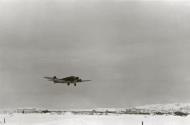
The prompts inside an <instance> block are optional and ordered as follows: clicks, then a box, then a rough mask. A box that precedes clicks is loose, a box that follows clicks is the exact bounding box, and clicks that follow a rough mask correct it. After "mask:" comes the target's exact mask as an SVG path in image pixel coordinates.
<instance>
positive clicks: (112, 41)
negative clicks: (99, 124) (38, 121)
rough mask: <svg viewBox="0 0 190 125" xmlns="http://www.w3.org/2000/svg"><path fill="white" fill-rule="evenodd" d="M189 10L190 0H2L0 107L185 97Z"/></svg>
mask: <svg viewBox="0 0 190 125" xmlns="http://www.w3.org/2000/svg"><path fill="white" fill-rule="evenodd" d="M189 15H190V2H176V1H175V2H172V1H167V2H163V1H160V2H158V1H157V2H155V1H154V2H153V1H151V2H150V1H146V2H145V1H143V0H137V1H135V2H130V1H124V0H121V1H119V2H118V1H106V0H104V1H101V2H100V1H90V2H87V1H79V0H78V1H77V0H73V1H59V0H40V1H37V0H7V1H6V0H1V1H0V86H1V87H0V100H1V101H0V108H17V107H43V108H44V107H45V108H92V107H127V106H136V105H144V104H152V103H153V104H154V103H173V102H190V34H189V33H190V16H189ZM54 75H56V76H57V77H60V78H62V77H66V76H70V75H77V76H80V77H82V78H83V79H91V80H92V81H91V82H88V83H81V84H79V85H78V86H76V87H74V86H69V87H68V86H66V85H63V84H56V85H54V84H52V83H51V82H49V81H47V80H45V79H43V77H44V76H54Z"/></svg>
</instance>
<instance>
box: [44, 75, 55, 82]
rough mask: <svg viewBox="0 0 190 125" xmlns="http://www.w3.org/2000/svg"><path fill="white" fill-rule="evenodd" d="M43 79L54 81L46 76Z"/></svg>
mask: <svg viewBox="0 0 190 125" xmlns="http://www.w3.org/2000/svg"><path fill="white" fill-rule="evenodd" d="M44 78H45V79H47V80H48V81H53V79H54V78H53V77H46V76H45V77H44Z"/></svg>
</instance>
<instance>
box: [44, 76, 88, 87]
mask: <svg viewBox="0 0 190 125" xmlns="http://www.w3.org/2000/svg"><path fill="white" fill-rule="evenodd" d="M44 78H45V79H47V80H48V81H52V82H54V83H64V84H67V85H68V86H69V85H70V84H74V86H76V85H77V82H88V81H91V80H82V79H81V78H79V77H77V76H69V77H65V78H61V79H59V78H57V77H56V76H53V77H44Z"/></svg>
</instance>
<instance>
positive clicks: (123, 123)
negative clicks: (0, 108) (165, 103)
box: [0, 113, 190, 125]
mask: <svg viewBox="0 0 190 125" xmlns="http://www.w3.org/2000/svg"><path fill="white" fill-rule="evenodd" d="M4 118H5V123H3V122H4ZM142 121H143V124H144V125H190V116H186V117H180V116H172V115H168V116H166V115H161V116H159V115H154V116H153V115H111V114H110V115H73V114H71V113H67V114H64V115H58V114H33V113H32V114H17V113H14V114H11V115H3V114H1V115H0V124H5V125H142Z"/></svg>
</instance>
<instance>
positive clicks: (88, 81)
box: [81, 80, 92, 82]
mask: <svg viewBox="0 0 190 125" xmlns="http://www.w3.org/2000/svg"><path fill="white" fill-rule="evenodd" d="M89 81H92V80H81V82H89Z"/></svg>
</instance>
